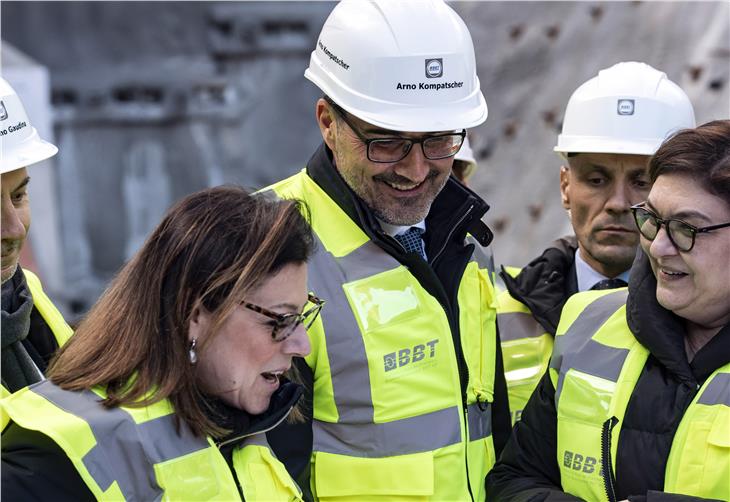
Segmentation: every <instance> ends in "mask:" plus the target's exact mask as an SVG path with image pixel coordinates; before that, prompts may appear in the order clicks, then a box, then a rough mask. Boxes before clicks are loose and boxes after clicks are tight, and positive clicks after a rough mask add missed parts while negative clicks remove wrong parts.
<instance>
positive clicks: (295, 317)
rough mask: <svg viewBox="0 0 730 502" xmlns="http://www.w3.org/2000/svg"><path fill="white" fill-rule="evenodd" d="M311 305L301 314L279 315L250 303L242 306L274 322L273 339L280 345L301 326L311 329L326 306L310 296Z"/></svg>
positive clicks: (321, 301)
mask: <svg viewBox="0 0 730 502" xmlns="http://www.w3.org/2000/svg"><path fill="white" fill-rule="evenodd" d="M309 303H311V304H313V306H312V307H311V308H310V309H308V310H305V311H304V312H302V313H301V314H279V313H278V312H274V311H272V310H269V309H265V308H264V307H260V306H258V305H256V304H254V303H248V302H241V305H243V306H244V307H246V308H247V309H249V310H253V311H254V312H257V313H259V314H261V315H265V316H266V317H268V318H269V319H273V320H274V326H273V327H272V330H271V338H272V339H273V340H274V341H275V342H277V343H278V342H283V341H284V340H286V339H287V338H289V337H290V336H291V335H292V333H294V331H295V330H296V329H297V327H298V326H299V325H300V324H302V325H303V326H304V329H309V327H310V326H311V325H312V324H313V323H314V321H315V320H316V319H317V316H318V315H319V312H320V311H321V310H322V307H323V306H324V300H320V299H319V298H317V297H316V296H314V295H312V294H310V295H309Z"/></svg>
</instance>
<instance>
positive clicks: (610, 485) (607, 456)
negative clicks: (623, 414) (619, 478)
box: [601, 417, 618, 502]
mask: <svg viewBox="0 0 730 502" xmlns="http://www.w3.org/2000/svg"><path fill="white" fill-rule="evenodd" d="M617 423H618V418H616V417H611V418H609V419H608V420H606V421H605V422H603V427H602V429H601V463H602V464H603V488H604V490H605V491H606V497H607V498H608V502H617V500H616V489H615V484H616V478H615V477H614V474H613V467H612V465H613V464H612V463H611V432H612V431H613V428H614V427H615V426H616V424H617Z"/></svg>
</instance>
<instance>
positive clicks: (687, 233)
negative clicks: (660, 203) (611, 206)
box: [631, 202, 730, 252]
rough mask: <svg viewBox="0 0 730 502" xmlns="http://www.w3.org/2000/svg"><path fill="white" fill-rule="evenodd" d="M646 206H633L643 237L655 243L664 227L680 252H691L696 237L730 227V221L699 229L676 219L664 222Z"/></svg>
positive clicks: (643, 204)
mask: <svg viewBox="0 0 730 502" xmlns="http://www.w3.org/2000/svg"><path fill="white" fill-rule="evenodd" d="M645 204H646V202H642V203H641V204H636V205H635V206H631V211H632V212H633V213H634V221H636V226H637V227H639V232H640V233H641V235H643V236H644V237H646V238H647V239H649V240H650V241H653V240H654V239H655V238H656V236H657V234H658V233H659V229H660V228H661V226H662V225H664V228H665V229H666V231H667V236H668V237H669V240H670V241H671V242H672V244H674V247H676V248H677V249H679V250H680V251H684V252H687V251H690V250H691V249H692V248H693V247H694V245H695V237H696V236H697V234H703V233H706V232H711V231H713V230H717V229H720V228H725V227H730V221H729V222H727V223H721V224H719V225H710V226H708V227H701V228H698V227H696V226H694V225H690V224H689V223H687V222H684V221H682V220H678V219H676V218H668V219H666V220H664V219H662V218H660V217H659V216H657V215H656V214H655V213H654V212H652V211H651V210H650V209H648V208H647V207H646V206H645Z"/></svg>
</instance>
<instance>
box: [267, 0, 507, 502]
mask: <svg viewBox="0 0 730 502" xmlns="http://www.w3.org/2000/svg"><path fill="white" fill-rule="evenodd" d="M305 76H306V78H308V79H309V80H311V81H312V82H313V83H314V84H315V85H317V87H319V88H320V89H321V90H322V92H323V93H324V96H323V97H322V98H321V99H319V100H318V101H317V103H316V106H315V112H316V118H317V124H318V125H319V128H320V131H321V133H322V138H323V140H324V142H323V144H322V145H321V146H320V147H319V149H318V150H317V151H316V152H315V153H314V155H313V156H312V158H311V159H310V160H309V162H308V164H307V167H306V169H304V170H303V171H301V172H300V173H298V174H296V175H294V176H293V177H291V178H288V179H286V180H284V181H281V182H279V183H277V184H275V185H273V186H272V187H270V188H271V190H273V191H274V192H275V193H276V194H277V195H278V196H280V197H287V198H288V197H296V198H299V199H302V200H304V201H305V202H306V203H307V205H308V207H309V209H310V211H311V222H312V226H313V228H314V231H315V233H316V235H317V239H318V241H319V246H318V251H317V252H316V254H315V256H314V257H313V258H312V259H311V260H310V271H309V287H310V289H311V290H313V291H317V293H318V294H319V295H322V297H323V298H326V299H327V307H326V308H325V309H324V311H323V313H322V318H321V321H317V322H316V323H315V324H314V325H313V326H312V327H311V328H310V330H309V335H310V338H311V341H312V349H313V350H312V354H311V355H310V356H308V357H307V358H306V364H303V365H302V367H301V368H300V373H302V374H303V376H304V379H305V380H306V381H307V383H308V384H309V387H310V388H311V389H312V390H313V398H312V402H311V408H310V410H309V411H310V413H311V417H310V421H309V422H308V423H307V424H306V427H305V429H306V431H307V432H306V434H308V437H309V438H311V441H310V440H307V441H302V437H306V436H296V432H295V431H294V430H293V429H291V428H288V427H284V428H281V429H279V428H277V429H276V430H275V431H273V434H270V435H269V440H270V442H271V443H272V445H273V447H274V448H275V450H278V451H277V454H278V455H279V457H280V458H282V460H284V462H285V463H286V464H287V465H288V467H289V468H290V470H291V471H292V472H293V473H294V474H295V475H296V474H298V473H297V472H296V471H297V470H298V469H302V468H303V470H304V478H309V480H306V481H304V483H303V484H304V486H303V488H309V489H311V492H312V495H313V497H314V498H323V499H328V500H344V499H351V500H375V499H378V500H398V499H399V498H405V499H412V498H421V499H433V500H483V499H484V496H485V494H484V477H485V475H486V473H487V472H488V470H489V469H490V468H491V466H492V465H493V463H494V461H495V459H496V457H497V455H498V454H499V451H500V450H501V448H502V445H503V444H504V442H505V441H506V439H507V437H508V435H509V429H510V424H509V412H508V408H507V396H506V385H505V382H504V375H503V372H502V363H501V354H500V350H499V340H498V336H497V332H496V322H495V316H496V309H495V305H496V293H495V289H494V286H493V284H492V282H491V277H492V274H491V271H490V270H488V268H487V266H488V260H487V259H486V255H485V253H484V252H483V247H484V246H487V245H488V244H489V242H490V241H491V238H492V234H491V232H490V230H489V229H488V228H487V226H486V225H485V224H484V223H483V222H482V221H481V218H482V217H483V215H484V214H485V212H486V211H487V209H488V208H489V206H488V205H487V204H486V203H485V202H484V201H483V200H481V199H480V198H479V196H477V195H476V194H475V193H474V192H472V191H471V190H469V189H468V188H466V187H464V186H463V185H462V184H460V183H459V182H457V181H456V179H454V178H453V177H451V176H450V174H451V168H452V163H453V158H454V155H455V154H456V153H457V152H458V151H459V148H460V147H461V146H462V143H463V140H464V137H465V135H466V129H467V128H469V127H474V126H476V125H478V124H481V123H482V122H484V121H485V120H486V118H487V105H486V102H485V100H484V97H483V96H482V93H481V91H480V88H479V79H478V78H477V75H476V66H475V59H474V48H473V44H472V40H471V36H470V34H469V31H468V30H467V28H466V26H465V24H464V22H463V21H462V20H461V19H460V18H459V16H458V15H457V14H456V13H455V12H454V11H453V10H452V9H451V8H450V7H449V6H448V5H446V4H445V3H444V2H443V1H441V0H399V1H397V2H394V1H392V0H368V1H363V0H344V1H342V2H340V3H339V4H338V5H337V6H336V7H335V8H334V10H333V11H332V13H331V14H330V16H329V18H328V19H327V21H326V22H325V24H324V27H323V28H322V32H321V34H320V36H319V39H318V40H317V44H316V47H315V50H314V51H313V52H312V57H311V61H310V65H309V68H307V70H306V72H305ZM310 447H311V448H310ZM297 448H300V450H301V451H299V452H298V453H299V454H300V456H299V458H297V456H296V453H297V452H296V451H294V450H296V449H297ZM302 457H303V458H302ZM300 479H302V478H301V477H300Z"/></svg>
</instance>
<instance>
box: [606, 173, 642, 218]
mask: <svg viewBox="0 0 730 502" xmlns="http://www.w3.org/2000/svg"><path fill="white" fill-rule="evenodd" d="M636 202H637V203H638V202H641V201H636ZM631 204H632V200H631V189H630V187H629V184H628V183H627V182H626V181H625V180H619V181H617V182H616V183H614V186H613V190H612V191H611V194H610V196H609V198H608V200H607V201H606V210H607V211H609V212H612V213H628V212H629V211H630V208H631Z"/></svg>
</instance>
